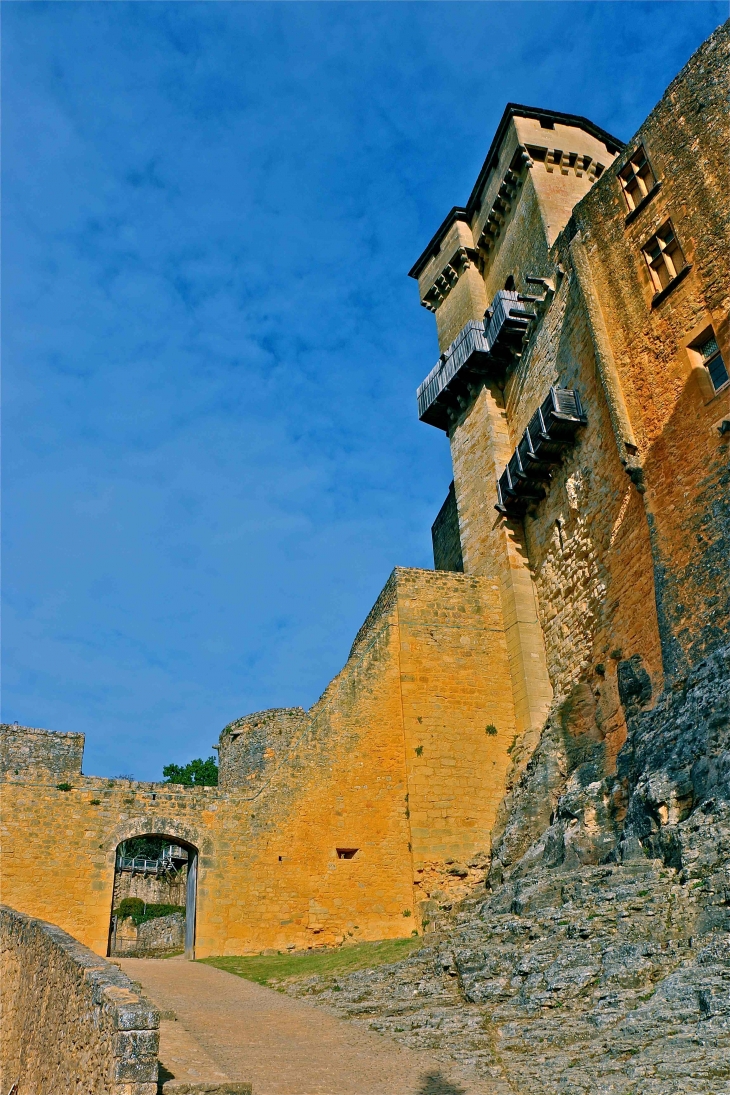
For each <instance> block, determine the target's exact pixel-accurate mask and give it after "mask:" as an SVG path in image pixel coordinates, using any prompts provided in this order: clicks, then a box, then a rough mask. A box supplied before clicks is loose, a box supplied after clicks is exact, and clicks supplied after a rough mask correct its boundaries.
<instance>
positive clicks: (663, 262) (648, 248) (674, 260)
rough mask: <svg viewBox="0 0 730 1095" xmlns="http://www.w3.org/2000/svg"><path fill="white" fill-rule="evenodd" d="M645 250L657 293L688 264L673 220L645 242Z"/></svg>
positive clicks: (645, 256)
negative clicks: (675, 232)
mask: <svg viewBox="0 0 730 1095" xmlns="http://www.w3.org/2000/svg"><path fill="white" fill-rule="evenodd" d="M643 251H644V258H645V259H646V264H647V266H648V267H649V274H650V275H651V280H652V282H653V284H654V289H655V291H656V292H657V293H661V291H662V289H666V288H667V286H668V285H669V284H670V282H672V281H674V279H675V278H676V277H677V275H678V274H679V273H680V272H681V271H682V270H683V269H684V268H685V266H686V265H687V263H686V261H685V258H684V254H683V252H682V248H681V247H680V246H679V241H678V240H677V237H676V236H675V234H674V228H673V227H672V222H671V221H667V222H666V224H664V225H663V226H662V227H661V228H660V229H659V231H658V232H657V233H656V235H655V236H652V237H651V239H650V240H649V241H648V242H647V243H645V244H644V248H643Z"/></svg>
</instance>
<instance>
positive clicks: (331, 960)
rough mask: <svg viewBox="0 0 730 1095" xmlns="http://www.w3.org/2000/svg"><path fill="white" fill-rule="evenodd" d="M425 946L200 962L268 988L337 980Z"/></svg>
mask: <svg viewBox="0 0 730 1095" xmlns="http://www.w3.org/2000/svg"><path fill="white" fill-rule="evenodd" d="M422 946H423V940H422V939H420V938H411V939H386V940H385V942H383V943H353V944H352V945H351V946H344V947H336V948H333V949H329V948H326V949H325V948H324V947H323V948H322V949H321V950H319V949H318V950H314V951H298V952H295V953H293V954H271V955H268V954H254V955H247V956H243V957H240V958H239V957H226V958H201V959H200V961H201V962H204V963H205V964H206V965H208V966H215V967H216V969H219V970H226V971H227V972H228V973H235V974H236V975H237V976H238V977H244V978H245V979H246V980H247V981H256V982H257V984H259V985H268V984H269V983H270V982H274V981H284V980H286V979H288V978H297V979H300V978H304V977H314V976H319V977H334V976H337V975H338V974H345V973H352V972H353V970H367V969H373V967H375V966H384V965H388V963H391V962H400V961H402V960H403V959H404V958H407V957H408V956H409V954H413V953H414V951H417V950H419V949H420V948H421V947H422Z"/></svg>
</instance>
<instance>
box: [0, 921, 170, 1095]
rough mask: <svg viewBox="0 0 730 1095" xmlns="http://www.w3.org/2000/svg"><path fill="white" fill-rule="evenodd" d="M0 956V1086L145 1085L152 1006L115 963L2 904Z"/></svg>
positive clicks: (132, 1088) (127, 1090) (26, 1092)
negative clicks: (0, 1028)
mask: <svg viewBox="0 0 730 1095" xmlns="http://www.w3.org/2000/svg"><path fill="white" fill-rule="evenodd" d="M0 963H1V964H0V973H1V974H2V977H1V980H0V993H1V995H0V1001H1V1003H2V1032H3V1036H2V1040H1V1041H0V1090H2V1091H3V1092H6V1091H9V1090H10V1088H11V1087H12V1085H13V1084H16V1083H17V1085H18V1088H17V1091H18V1095H61V1093H63V1095H155V1093H156V1091H157V1051H158V1045H159V1013H158V1012H157V1011H156V1010H155V1009H154V1007H153V1006H152V1005H151V1004H150V1002H149V1001H148V1000H146V999H145V998H144V997H143V996H141V995H140V994H139V993H138V992H136V991H135V989H134V988H133V986H132V983H131V981H130V980H129V978H128V977H127V976H126V975H125V974H123V973H122V972H121V970H119V969H117V968H116V967H115V966H112V965H110V964H109V963H108V962H105V961H104V959H103V958H99V956H98V955H96V954H93V953H92V952H91V951H90V950H88V949H87V948H86V947H84V946H82V945H81V943H79V942H77V940H75V939H73V938H72V937H71V936H70V935H67V934H66V932H63V931H61V929H60V928H57V927H55V926H54V925H53V924H47V923H44V922H43V921H42V920H35V919H33V918H32V917H29V916H25V915H24V914H22V913H19V912H16V911H15V910H14V909H10V908H8V907H7V906H0ZM29 1017H32V1021H29Z"/></svg>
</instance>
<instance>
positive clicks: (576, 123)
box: [408, 103, 624, 278]
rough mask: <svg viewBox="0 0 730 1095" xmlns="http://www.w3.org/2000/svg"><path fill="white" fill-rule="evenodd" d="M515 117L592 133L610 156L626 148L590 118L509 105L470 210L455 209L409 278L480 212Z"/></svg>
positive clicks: (414, 266)
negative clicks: (450, 233) (457, 224)
mask: <svg viewBox="0 0 730 1095" xmlns="http://www.w3.org/2000/svg"><path fill="white" fill-rule="evenodd" d="M514 117H518V118H534V119H535V120H536V121H538V122H549V123H552V124H554V123H555V122H558V123H559V124H560V125H567V126H573V127H574V128H576V129H582V130H583V131H584V132H585V133H590V135H591V136H592V137H596V138H597V139H598V140H599V141H603V143H604V144H605V145H606V148H607V149H608V151H609V152H620V151H621V149H622V148H623V147H624V143H623V141H620V140H619V139H618V137H614V136H613V135H612V134H611V133H609V132H608V131H607V130H605V129H601V127H600V126H599V125H596V124H595V122H592V121H591V120H590V118H584V117H583V115H581V114H564V113H563V112H562V111H560V110H544V109H543V108H542V107H536V106H523V105H522V104H521V103H507V106H506V107H505V108H504V113H503V114H502V118H501V121H500V123H499V125H498V126H497V131H496V133H495V134H494V138H493V140H492V143H491V144H490V146H489V151H488V152H487V156H486V159H485V160H484V163H483V164H482V169H481V171H480V172H479V175H478V176H477V181H476V182H475V184H474V188H473V189H472V192H471V194H470V195H469V201H468V202H467V203H466V207H463V206H460V205H455V206H454V207H453V209H452V210H451V211H450V212H449V214H448V216H447V217H446V219H445V220H444V221H443V222H442V224H441V225H440V226H439V228H438V230H437V232H436V234H435V235H434V236H433V237H432V239H431V240H429V242H428V244H427V245H426V247H425V249H424V250H423V252H422V253H421V255H420V256H419V258H418V259H417V260H416V262H415V263H414V264H413V266H412V267H411V269H410V270H409V271H408V277H409V278H418V277H419V276H420V274H421V271H422V270H423V269H424V267H425V266H426V264H427V263H428V261H429V259H431V257H432V256H434V255H435V254H437V253H438V248H439V244H440V242H441V240H442V239H443V237H444V235H445V234H446V233H447V232H448V230H449V229H450V228H451V226H452V225H453V224H454V223H455V222H456V221H465V222H467V223H469V222H470V220H471V217H472V215H473V214H474V213H475V211H476V209H477V208H478V205H479V198H480V196H481V193H482V190H483V188H484V183H485V182H486V180H487V176H488V175H489V172H490V171H491V170H492V168H493V167H494V165H495V163H496V162H497V160H498V159H499V153H500V149H501V147H502V142H503V140H504V137H505V134H506V132H507V127H508V126H509V123H510V122H511V120H512V118H514Z"/></svg>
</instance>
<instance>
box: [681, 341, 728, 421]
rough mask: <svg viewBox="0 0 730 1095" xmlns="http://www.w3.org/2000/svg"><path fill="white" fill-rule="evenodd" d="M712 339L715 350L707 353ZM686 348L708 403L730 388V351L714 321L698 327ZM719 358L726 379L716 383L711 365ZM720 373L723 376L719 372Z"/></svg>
mask: <svg viewBox="0 0 730 1095" xmlns="http://www.w3.org/2000/svg"><path fill="white" fill-rule="evenodd" d="M710 341H712V342H713V343H714V345H715V347H716V348H715V350H714V351H713V352H712V353H709V354H708V353H706V352H704V351H706V347H707V344H708V343H709V342H710ZM685 350H686V351H687V356H688V357H689V361H690V365H691V366H692V371H693V372H694V374H695V376H696V378H697V380H698V382H699V385H700V389H701V391H702V395H703V397H704V400H705V402H706V403H709V402H710V401H711V400H713V399H715V397H716V396H718V395H720V394H721V393H722V392H726V391H727V390H728V389H729V388H730V370H728V356H729V355H728V353H727V347H723V345H722V343H721V340H720V338H719V337H718V331H717V327H716V326H715V325H714V324H713V323H712V322H705V323H703V324H701V325H700V326H699V327H696V328H695V330H694V331H693V332H692V334H691V335H690V337H689V338H688V339H687V340H686V341H685ZM718 358H719V360H720V362H721V364H722V367H723V370H724V373H725V379H724V380H722V379H721V380H720V383H719V384H717V385H716V384H715V377H714V376H713V374H712V372H711V370H710V367H709V366H710V365H711V364H712V363H714V362H716V361H717V359H718ZM718 375H719V376H721V375H722V374H720V373H719V372H718Z"/></svg>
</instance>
